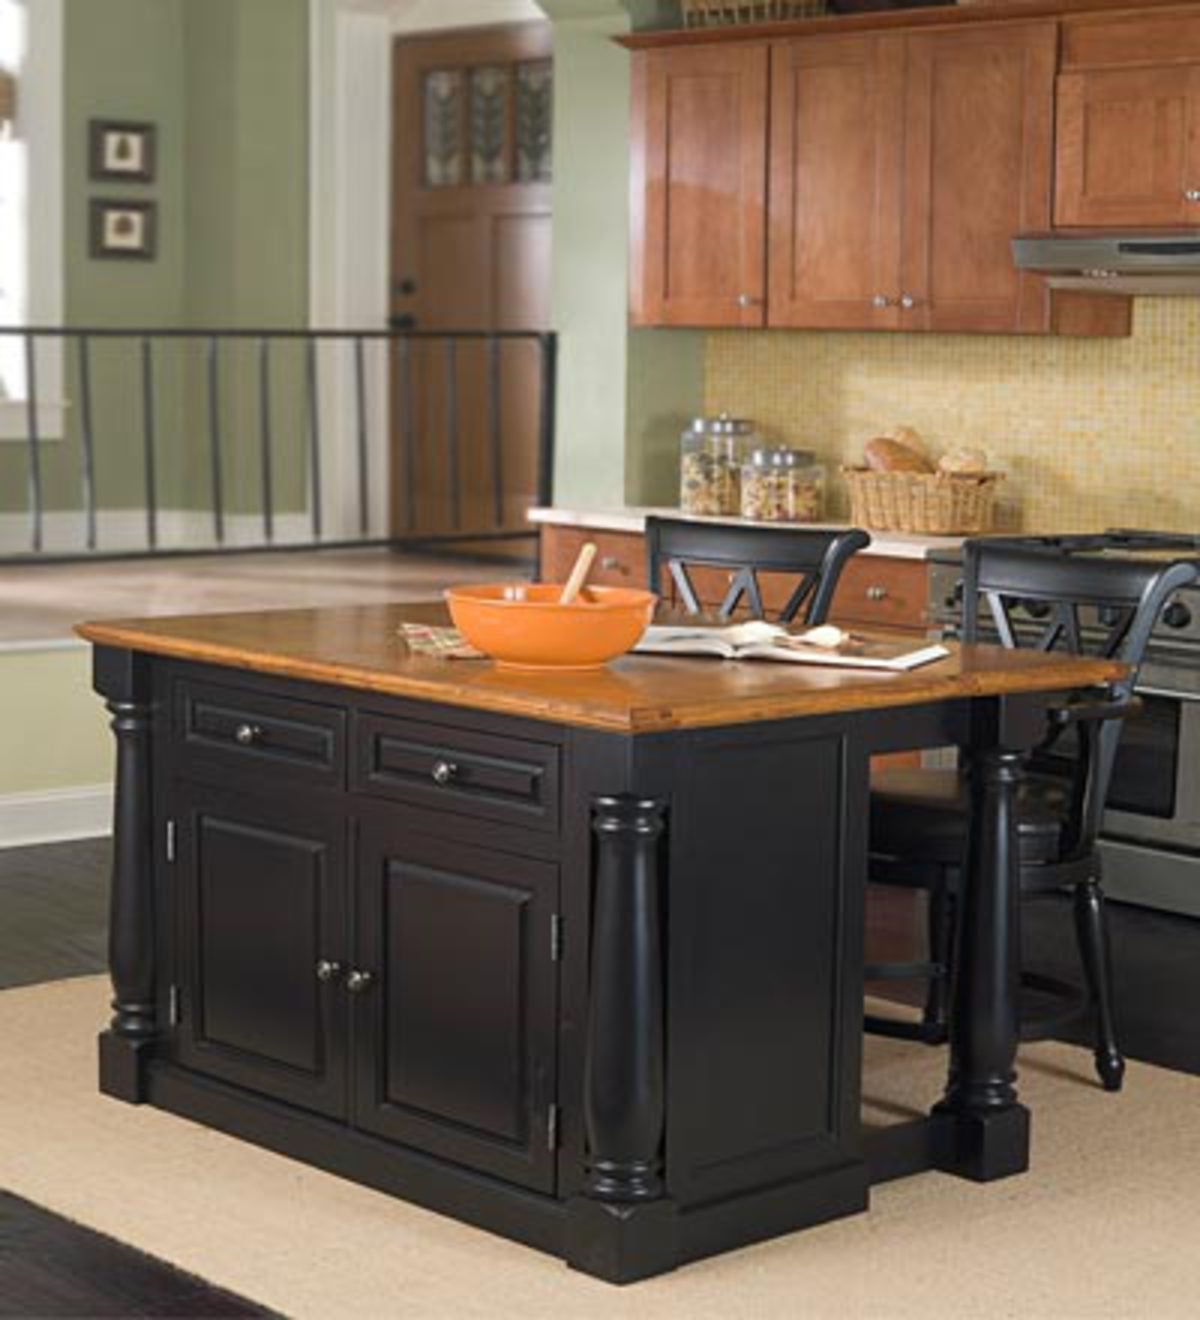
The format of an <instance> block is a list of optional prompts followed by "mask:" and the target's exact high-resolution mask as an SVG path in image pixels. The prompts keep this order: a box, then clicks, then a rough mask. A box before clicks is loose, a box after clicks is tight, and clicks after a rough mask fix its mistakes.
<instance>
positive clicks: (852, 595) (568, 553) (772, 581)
mask: <svg viewBox="0 0 1200 1320" xmlns="http://www.w3.org/2000/svg"><path fill="white" fill-rule="evenodd" d="M587 541H593V542H595V544H596V545H597V547H598V549H599V554H598V555H597V557H596V564H597V569H596V571H595V572H593V574H592V581H594V582H596V583H598V584H599V585H601V586H638V587H640V586H643V585H644V584H645V581H646V542H645V538H644V537H643V536H642V535H641V534H640V533H637V532H598V531H595V530H593V529H591V528H587V527H573V526H564V525H561V524H553V523H544V524H543V525H542V530H541V577H542V579H543V580H544V581H547V582H562V581H565V579H566V577H567V574H568V573H569V572H570V568H571V565H572V564H573V563H574V562H575V558H576V556H577V555H578V554H579V551H580V549H581V547H582V546H583V545H584V544H585V542H587ZM606 566H607V567H606ZM690 576H691V579H692V585H693V586H694V587H695V589H696V595H697V596H698V597H699V599H700V603H701V604H702V605H703V606H704V607H705V608H706V609H714V610H715V609H716V608H717V607H718V606H719V605H720V604H721V601H722V599H723V598H724V596H725V593H726V592H727V591H728V590H729V584H730V581H731V579H732V576H733V575H732V574H731V573H730V572H729V570H727V569H717V568H703V567H699V568H695V569H692V570H691V573H690ZM928 578H929V570H928V567H927V565H926V563H925V561H924V560H921V559H900V558H895V557H892V556H890V555H874V554H859V555H856V556H855V557H854V558H853V559H852V560H851V561H850V563H849V564H847V566H846V568H845V569H844V571H843V573H842V580H841V582H840V584H839V585H838V591H837V595H836V596H835V597H834V601H833V609H832V612H831V616H830V617H831V619H832V621H833V622H835V623H842V624H857V625H859V626H860V627H868V628H891V629H897V630H900V631H903V632H911V633H924V632H925V631H926V628H927V627H928V623H927V616H926V594H927V590H928ZM662 585H663V598H664V599H665V600H668V601H670V602H672V603H675V600H676V597H675V593H674V590H673V588H672V587H671V585H670V584H669V583H666V582H664V583H663V584H662ZM795 585H796V580H795V579H794V578H788V577H786V576H784V575H781V574H777V573H763V574H762V575H761V578H760V586H761V589H762V597H763V604H764V605H765V606H766V608H767V609H768V610H769V611H770V610H780V609H782V608H783V606H784V604H785V603H786V602H787V600H788V598H789V596H790V595H791V593H792V590H793V588H794V587H795Z"/></svg>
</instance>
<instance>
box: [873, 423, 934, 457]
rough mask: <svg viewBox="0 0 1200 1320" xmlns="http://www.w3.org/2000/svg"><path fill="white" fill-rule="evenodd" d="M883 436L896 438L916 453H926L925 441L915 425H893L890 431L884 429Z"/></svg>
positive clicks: (889, 438) (887, 438)
mask: <svg viewBox="0 0 1200 1320" xmlns="http://www.w3.org/2000/svg"><path fill="white" fill-rule="evenodd" d="M883 438H884V439H885V440H898V441H899V442H900V444H902V445H904V446H905V448H906V449H911V450H912V451H913V452H914V453H916V454H922V455H924V454H926V449H925V441H924V439H923V438H922V436H921V433H920V431H918V430H917V429H916V427H913V426H893V427H892V429H891V430H890V431H884V433H883Z"/></svg>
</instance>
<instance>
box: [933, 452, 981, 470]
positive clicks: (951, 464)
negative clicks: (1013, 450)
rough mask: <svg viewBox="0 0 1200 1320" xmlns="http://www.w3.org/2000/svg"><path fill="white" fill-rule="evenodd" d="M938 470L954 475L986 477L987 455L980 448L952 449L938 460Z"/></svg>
mask: <svg viewBox="0 0 1200 1320" xmlns="http://www.w3.org/2000/svg"><path fill="white" fill-rule="evenodd" d="M938 471H939V472H945V473H948V474H949V475H950V476H954V477H986V476H987V473H988V456H987V455H986V454H985V453H984V452H983V450H982V449H952V450H951V451H950V452H949V453H948V454H945V455H943V457H942V458H941V459H939V460H938Z"/></svg>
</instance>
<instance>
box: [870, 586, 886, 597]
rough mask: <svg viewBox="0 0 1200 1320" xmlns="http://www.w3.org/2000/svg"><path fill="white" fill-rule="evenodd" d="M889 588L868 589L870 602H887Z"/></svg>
mask: <svg viewBox="0 0 1200 1320" xmlns="http://www.w3.org/2000/svg"><path fill="white" fill-rule="evenodd" d="M887 594H888V593H887V587H868V588H867V599H868V600H887Z"/></svg>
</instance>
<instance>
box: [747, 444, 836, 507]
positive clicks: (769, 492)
mask: <svg viewBox="0 0 1200 1320" xmlns="http://www.w3.org/2000/svg"><path fill="white" fill-rule="evenodd" d="M824 505H825V469H824V468H823V467H822V466H821V464H820V463H818V462H817V460H816V455H815V454H813V453H812V452H811V450H807V449H787V448H779V449H769V448H762V449H755V450H754V451H753V452H752V453H751V454H750V455H749V457H748V458H747V459H746V461H745V463H744V464H743V465H742V480H741V513H742V517H743V518H751V519H753V520H754V521H755V522H799V523H803V522H819V521H820V519H821V514H822V511H823V509H824Z"/></svg>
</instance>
